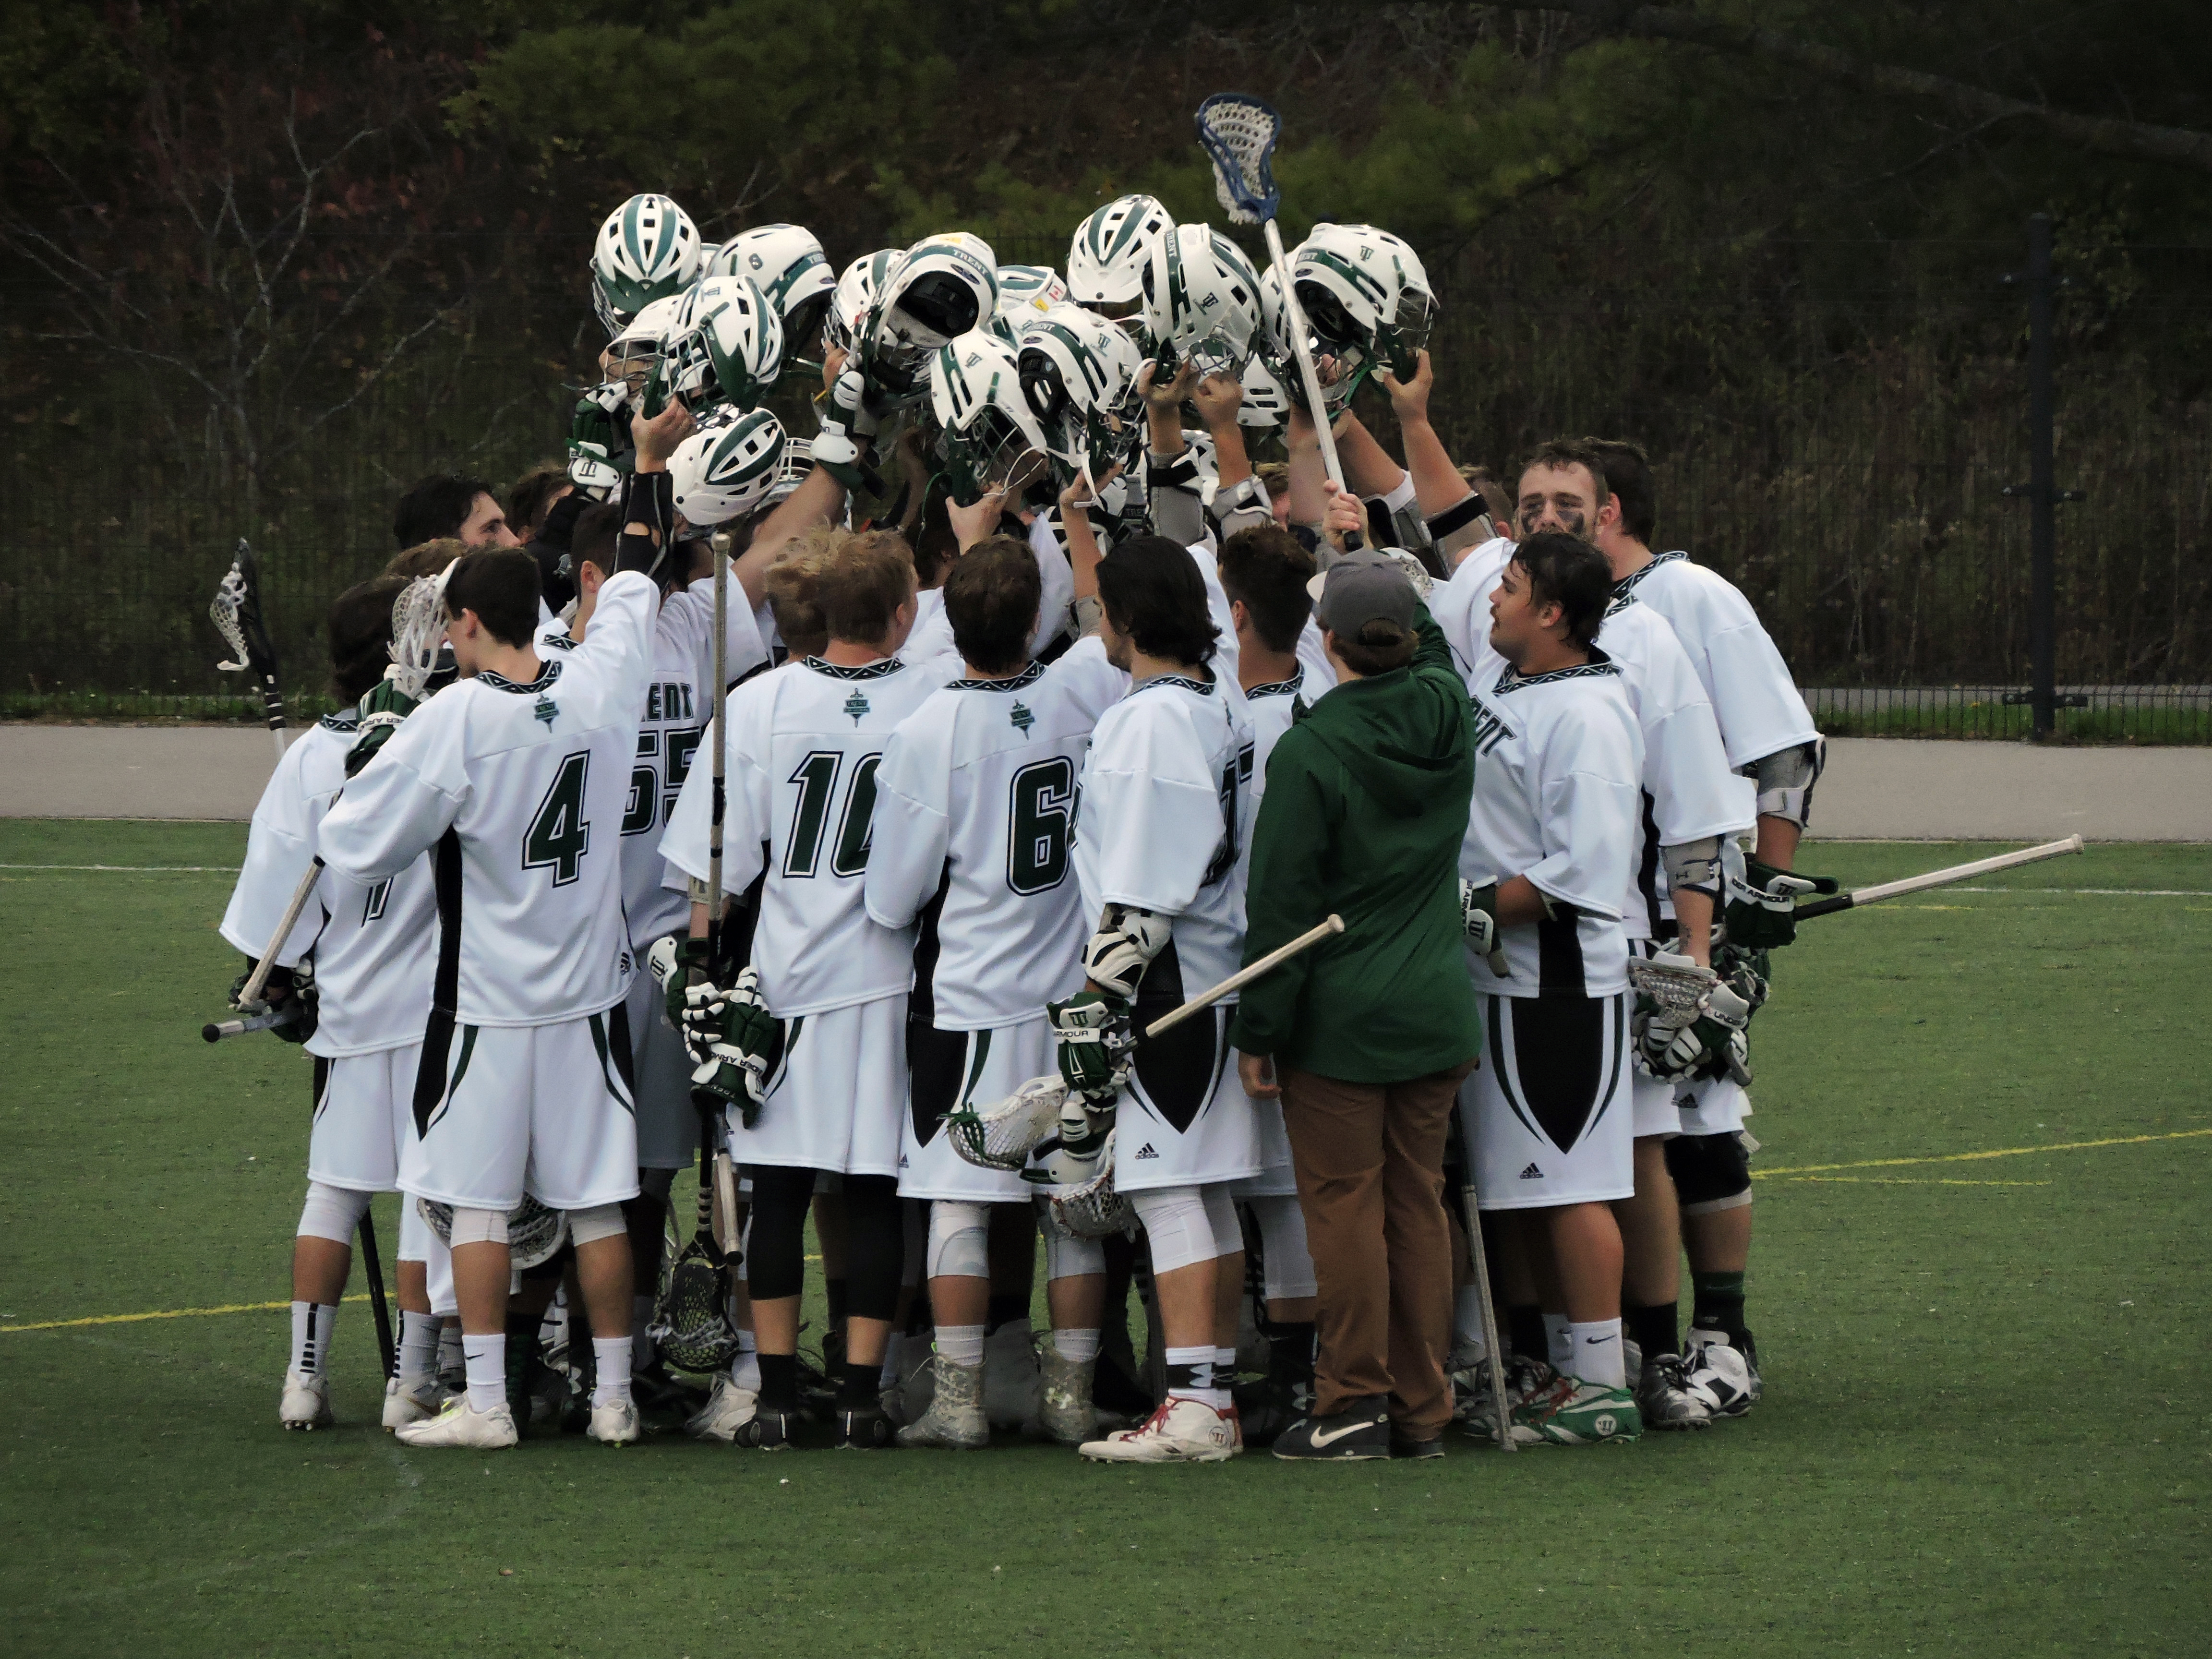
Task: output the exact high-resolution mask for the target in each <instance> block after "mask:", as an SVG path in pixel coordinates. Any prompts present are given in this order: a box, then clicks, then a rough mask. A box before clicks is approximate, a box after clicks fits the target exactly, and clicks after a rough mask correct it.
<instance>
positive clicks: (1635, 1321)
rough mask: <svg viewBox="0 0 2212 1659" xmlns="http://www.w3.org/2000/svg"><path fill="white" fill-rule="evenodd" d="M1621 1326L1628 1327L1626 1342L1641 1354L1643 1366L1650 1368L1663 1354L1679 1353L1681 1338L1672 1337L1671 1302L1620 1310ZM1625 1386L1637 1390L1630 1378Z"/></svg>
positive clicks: (1634, 1381)
mask: <svg viewBox="0 0 2212 1659" xmlns="http://www.w3.org/2000/svg"><path fill="white" fill-rule="evenodd" d="M1620 1320H1621V1323H1622V1324H1624V1325H1626V1326H1627V1328H1628V1335H1629V1340H1632V1342H1634V1343H1635V1344H1636V1346H1638V1347H1639V1348H1641V1349H1643V1350H1644V1364H1647V1365H1648V1364H1650V1363H1651V1362H1652V1361H1653V1360H1655V1359H1656V1358H1658V1357H1659V1356H1660V1355H1661V1354H1662V1353H1680V1352H1681V1351H1682V1341H1681V1338H1680V1336H1678V1335H1677V1334H1675V1325H1674V1321H1675V1307H1674V1304H1673V1303H1671V1302H1662V1303H1659V1304H1656V1305H1654V1306H1652V1307H1649V1308H1628V1307H1625V1308H1623V1309H1622V1310H1620ZM1628 1384H1629V1386H1630V1387H1631V1388H1634V1387H1635V1386H1636V1379H1635V1378H1634V1377H1630V1378H1629V1379H1628Z"/></svg>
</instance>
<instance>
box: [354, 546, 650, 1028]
mask: <svg viewBox="0 0 2212 1659" xmlns="http://www.w3.org/2000/svg"><path fill="white" fill-rule="evenodd" d="M658 600H659V595H658V593H657V592H655V590H654V588H653V583H652V581H651V580H649V579H648V578H647V577H646V576H644V575H642V574H638V573H635V572H624V573H622V574H617V575H614V576H611V577H609V578H608V579H607V584H606V586H605V587H603V588H601V589H600V590H599V607H598V609H597V610H596V611H594V612H593V614H592V625H591V628H590V630H589V633H588V636H587V637H586V639H585V641H584V642H583V643H582V644H581V645H579V646H576V647H574V648H573V649H571V650H569V651H567V652H552V653H549V654H548V655H547V656H546V657H545V658H544V659H543V660H542V664H541V666H540V668H539V670H538V677H537V678H535V679H533V680H532V681H531V682H530V683H529V684H517V683H515V682H514V681H512V680H509V679H507V678H505V677H504V676H502V675H499V674H492V673H482V674H477V675H476V676H475V677H473V678H469V679H464V680H461V681H459V682H458V683H457V684H453V685H451V686H448V687H447V689H446V690H443V691H441V692H440V693H439V694H438V695H437V696H435V697H433V698H431V699H430V700H429V702H426V703H424V704H423V705H422V708H418V709H416V711H415V712H414V713H413V714H410V715H409V716H408V717H407V719H406V720H405V721H404V722H403V723H402V724H401V726H400V727H399V730H398V732H395V733H394V734H393V736H392V740H391V741H390V742H388V743H386V744H385V745H384V747H383V748H382V749H381V750H379V751H378V753H377V756H376V758H375V759H374V760H373V761H371V762H370V763H368V765H367V766H366V767H364V768H363V769H362V772H361V775H359V776H358V777H356V778H355V779H354V780H353V781H351V782H350V783H349V784H347V785H346V787H345V792H344V794H343V796H342V797H341V799H339V800H338V801H337V804H336V805H334V806H333V807H332V808H331V811H330V813H329V815H328V816H327V817H325V819H324V820H323V833H322V838H323V842H324V852H323V856H324V858H325V860H326V861H327V862H328V863H329V864H330V866H331V868H332V869H334V870H336V871H337V872H339V873H340V874H342V875H345V876H348V877H350V878H352V879H354V880H356V881H361V882H375V881H380V880H382V879H383V878H386V876H392V875H397V874H398V872H400V871H402V870H404V869H405V868H406V867H407V866H409V865H410V864H411V863H413V862H414V861H415V860H416V858H417V857H419V856H420V855H421V854H423V853H424V852H426V851H428V852H429V853H430V854H431V860H430V862H431V869H432V871H433V872H434V873H435V877H436V880H437V892H438V916H439V929H440V939H439V952H438V965H437V972H436V975H435V993H434V995H435V1004H434V1006H435V1008H436V1009H437V1010H438V1011H439V1012H450V1013H451V1014H452V1015H453V1018H455V1019H456V1020H457V1021H458V1022H459V1023H460V1024H465V1025H546V1024H554V1023H555V1022H556V1021H560V1020H565V1019H574V1018H580V1017H581V1016H583V1015H586V1014H595V1013H599V1012H604V1011H605V1010H606V1009H608V1008H611V1007H612V1006H614V1005H615V1004H616V1003H617V1002H619V1001H621V1000H622V999H623V994H624V993H625V992H626V991H627V990H628V989H629V981H630V976H631V974H632V972H633V971H634V969H635V962H634V958H633V954H632V951H631V950H630V942H629V924H628V921H627V920H626V919H625V917H624V916H623V902H622V877H623V872H622V855H621V845H622V821H623V812H624V811H625V809H626V807H627V805H628V803H629V787H630V766H631V762H632V760H633V758H634V757H635V753H636V749H637V716H638V710H639V709H640V708H641V707H642V706H643V703H644V697H645V688H646V684H647V680H648V679H649V678H651V676H652V671H653V613H654V611H655V608H656V606H657V604H658Z"/></svg>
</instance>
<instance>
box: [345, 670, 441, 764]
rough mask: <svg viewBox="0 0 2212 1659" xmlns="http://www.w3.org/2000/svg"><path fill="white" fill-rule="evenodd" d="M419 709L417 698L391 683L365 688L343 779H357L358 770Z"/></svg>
mask: <svg viewBox="0 0 2212 1659" xmlns="http://www.w3.org/2000/svg"><path fill="white" fill-rule="evenodd" d="M421 707H422V700H421V699H420V698H417V697H410V696H408V695H407V694H406V693H405V692H404V691H402V690H400V689H399V687H398V683H397V682H395V681H392V680H379V681H378V682H377V683H376V684H374V685H373V686H371V687H369V689H368V695H367V696H364V697H362V700H361V703H360V707H359V709H358V711H357V712H358V713H359V714H360V716H361V724H360V725H359V726H356V728H355V730H356V732H357V733H358V735H357V736H356V738H354V740H353V747H352V748H350V749H349V750H346V757H345V775H346V776H348V777H349V778H350V777H356V776H358V775H360V772H361V769H362V767H364V766H366V765H368V763H369V762H371V761H372V760H374V759H375V758H376V751H377V750H380V749H381V748H383V747H384V745H385V744H387V743H389V742H391V741H392V733H393V732H397V731H398V729H399V722H400V721H402V720H405V719H406V718H407V717H408V715H410V714H413V713H414V712H415V711H416V709H417V708H421Z"/></svg>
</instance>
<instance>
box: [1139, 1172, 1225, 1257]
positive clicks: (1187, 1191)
mask: <svg viewBox="0 0 2212 1659" xmlns="http://www.w3.org/2000/svg"><path fill="white" fill-rule="evenodd" d="M1129 1206H1130V1207H1131V1208H1132V1209H1133V1210H1135V1211H1136V1212H1137V1219H1138V1220H1139V1222H1141V1223H1143V1224H1144V1229H1145V1235H1146V1237H1147V1238H1149V1239H1150V1240H1151V1241H1152V1272H1153V1273H1154V1274H1155V1275H1156V1276H1157V1275H1158V1274H1160V1273H1173V1272H1174V1271H1175V1270H1176V1268H1178V1267H1191V1266H1193V1265H1194V1264H1195V1263H1197V1262H1200V1261H1212V1260H1213V1254H1214V1252H1213V1227H1212V1223H1211V1222H1209V1221H1208V1219H1207V1218H1206V1200H1205V1199H1204V1198H1203V1197H1202V1196H1200V1192H1199V1189H1198V1188H1195V1187H1167V1188H1159V1189H1157V1190H1155V1191H1152V1192H1143V1193H1131V1194H1129Z"/></svg>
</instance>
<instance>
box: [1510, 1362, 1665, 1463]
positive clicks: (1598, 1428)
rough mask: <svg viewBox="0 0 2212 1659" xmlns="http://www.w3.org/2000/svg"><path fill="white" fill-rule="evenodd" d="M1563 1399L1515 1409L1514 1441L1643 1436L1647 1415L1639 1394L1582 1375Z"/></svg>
mask: <svg viewBox="0 0 2212 1659" xmlns="http://www.w3.org/2000/svg"><path fill="white" fill-rule="evenodd" d="M1567 1381H1568V1382H1570V1383H1572V1384H1573V1385H1574V1386H1573V1389H1571V1391H1570V1392H1569V1393H1568V1395H1567V1396H1566V1397H1565V1399H1564V1400H1560V1401H1556V1402H1546V1403H1541V1404H1537V1405H1533V1406H1529V1407H1523V1408H1522V1410H1520V1411H1516V1412H1515V1413H1513V1442H1514V1443H1515V1444H1516V1445H1520V1446H1600V1445H1606V1444H1609V1443H1620V1444H1622V1445H1629V1444H1632V1443H1635V1442H1636V1441H1638V1440H1641V1439H1642V1438H1643V1437H1644V1415H1643V1413H1641V1412H1639V1411H1638V1410H1637V1409H1636V1396H1635V1395H1632V1394H1631V1393H1629V1391H1628V1390H1627V1389H1608V1388H1604V1387H1601V1386H1600V1385H1599V1384H1597V1383H1585V1382H1583V1380H1582V1379H1581V1378H1580V1377H1569V1378H1568V1379H1567Z"/></svg>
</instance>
